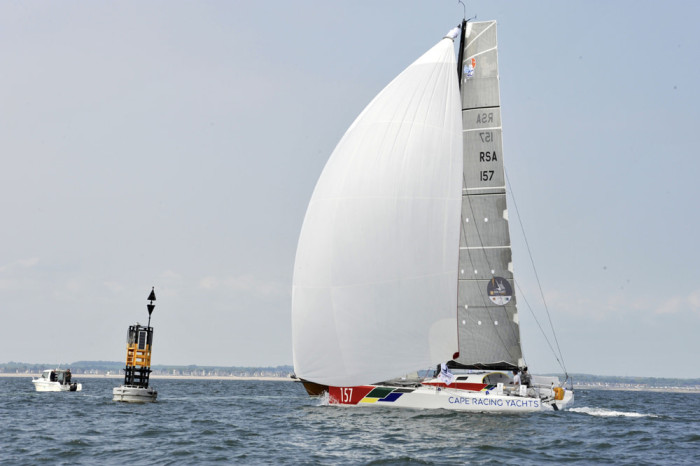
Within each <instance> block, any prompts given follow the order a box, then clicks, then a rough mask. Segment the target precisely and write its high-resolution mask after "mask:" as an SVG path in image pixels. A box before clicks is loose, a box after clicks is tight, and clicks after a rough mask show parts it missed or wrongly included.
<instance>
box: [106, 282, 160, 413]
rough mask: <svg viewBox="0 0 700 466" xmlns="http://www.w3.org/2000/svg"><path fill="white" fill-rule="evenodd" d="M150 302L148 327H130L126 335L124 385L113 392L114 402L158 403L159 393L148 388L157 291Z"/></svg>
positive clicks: (150, 297)
mask: <svg viewBox="0 0 700 466" xmlns="http://www.w3.org/2000/svg"><path fill="white" fill-rule="evenodd" d="M147 300H148V301H150V302H149V303H148V304H147V305H146V309H148V325H147V326H145V327H144V326H143V325H140V324H139V323H138V322H137V323H136V324H134V325H130V326H129V331H128V332H127V334H126V367H125V368H124V384H123V385H121V386H119V387H115V388H114V389H113V390H112V394H113V395H114V397H113V398H112V399H113V400H114V401H126V402H131V403H148V402H152V401H156V397H157V396H158V392H157V391H156V390H155V389H153V388H152V387H149V386H148V379H149V376H150V374H151V349H152V347H153V327H151V314H152V313H153V309H155V307H156V305H155V304H153V301H155V300H156V293H155V289H154V288H152V289H151V294H150V295H148V298H147Z"/></svg>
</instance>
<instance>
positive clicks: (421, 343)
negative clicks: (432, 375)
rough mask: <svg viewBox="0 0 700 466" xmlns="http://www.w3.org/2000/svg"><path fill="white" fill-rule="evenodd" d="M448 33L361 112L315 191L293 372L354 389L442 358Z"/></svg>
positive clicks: (452, 253) (455, 211)
mask: <svg viewBox="0 0 700 466" xmlns="http://www.w3.org/2000/svg"><path fill="white" fill-rule="evenodd" d="M456 70H457V64H456V60H455V57H454V44H453V41H452V40H451V39H449V38H445V39H443V40H441V41H440V42H439V43H438V44H437V45H436V46H435V47H433V48H432V49H431V50H429V51H428V52H427V53H425V54H424V55H423V56H422V57H421V58H419V59H418V60H417V61H416V62H414V63H413V64H412V65H411V66H409V67H408V68H407V69H406V70H404V71H403V72H402V73H401V74H400V75H399V76H398V77H396V78H395V79H394V80H393V81H392V82H391V83H390V84H389V85H388V86H387V87H386V88H385V89H384V90H382V91H381V92H380V93H379V94H378V95H377V97H375V99H374V100H373V101H372V102H371V103H370V104H369V105H368V106H367V107H366V108H365V109H364V111H363V112H362V113H361V114H360V116H358V118H357V119H356V120H355V122H354V123H353V124H352V125H351V126H350V128H349V129H348V130H347V132H346V133H345V135H344V136H343V138H342V139H341V140H340V142H339V143H338V145H337V147H336V148H335V150H334V151H333V154H332V155H331V157H330V159H329V160H328V162H327V164H326V166H325V168H324V169H323V173H322V174H321V177H320V178H319V181H318V183H317V185H316V188H315V189H314V192H313V195H312V197H311V201H310V203H309V207H308V210H307V212H306V216H305V218H304V224H303V227H302V231H301V234H300V237H299V244H298V247H297V255H296V260H295V264H294V279H293V295H292V342H293V351H294V356H293V357H294V370H295V373H296V375H297V376H298V377H300V378H302V379H305V380H309V381H312V382H316V383H319V384H325V385H330V386H336V387H337V386H341V387H342V386H346V387H347V386H355V385H363V384H369V383H375V382H379V381H382V380H387V379H390V378H394V377H398V376H401V375H404V374H407V373H409V372H415V371H416V370H417V369H420V368H427V367H435V365H436V364H438V363H439V362H441V361H446V360H449V359H451V358H452V357H453V354H454V352H455V350H456V348H457V330H456V326H455V311H454V310H455V308H456V306H457V280H456V275H457V270H458V252H457V251H458V246H459V224H460V221H459V217H460V205H461V191H462V176H461V173H462V138H461V115H460V110H461V106H460V98H459V87H458V77H457V72H456Z"/></svg>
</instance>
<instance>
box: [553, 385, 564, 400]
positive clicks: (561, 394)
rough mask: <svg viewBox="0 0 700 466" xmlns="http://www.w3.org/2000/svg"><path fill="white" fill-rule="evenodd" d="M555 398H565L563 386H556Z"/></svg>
mask: <svg viewBox="0 0 700 466" xmlns="http://www.w3.org/2000/svg"><path fill="white" fill-rule="evenodd" d="M554 399H555V400H563V399H564V389H563V388H561V387H554Z"/></svg>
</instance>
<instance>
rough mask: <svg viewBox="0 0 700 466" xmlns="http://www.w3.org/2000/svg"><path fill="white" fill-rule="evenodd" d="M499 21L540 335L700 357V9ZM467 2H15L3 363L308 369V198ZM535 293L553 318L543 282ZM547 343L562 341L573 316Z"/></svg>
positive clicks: (521, 263)
mask: <svg viewBox="0 0 700 466" xmlns="http://www.w3.org/2000/svg"><path fill="white" fill-rule="evenodd" d="M466 13H467V17H472V16H475V15H476V17H477V20H491V19H495V20H497V21H498V28H499V29H498V32H499V65H500V78H501V104H502V109H501V111H502V118H503V144H504V160H505V164H506V171H507V175H508V178H509V180H510V183H511V186H512V193H513V195H514V197H512V198H510V199H509V214H510V215H509V216H510V218H511V228H512V230H511V236H512V240H513V255H514V268H515V274H516V280H517V281H518V282H519V283H520V287H521V288H522V289H523V295H522V296H520V295H519V301H520V303H521V305H520V322H521V331H522V340H523V350H524V353H525V357H526V359H527V361H528V364H529V366H530V369H531V371H532V372H535V373H546V372H557V371H560V368H559V365H558V364H557V360H556V359H555V358H554V357H553V356H552V352H551V351H550V349H549V347H548V345H547V343H546V341H545V340H544V339H543V338H542V335H541V333H540V331H539V329H538V326H537V323H536V322H535V320H534V317H533V315H534V316H536V318H537V319H538V320H539V322H540V323H541V325H542V326H543V327H545V328H548V327H549V322H548V320H547V316H546V313H545V311H544V307H543V305H542V304H541V300H540V299H539V294H540V293H539V288H538V285H537V282H536V280H535V276H534V273H533V272H532V267H531V266H530V258H529V255H528V252H527V248H526V245H525V242H524V240H523V236H522V234H521V232H520V229H519V226H518V225H519V222H517V221H513V220H514V219H516V218H517V217H515V216H514V215H513V214H514V210H515V207H514V202H513V199H514V200H515V203H517V207H518V211H519V214H520V219H521V221H522V224H523V226H524V230H525V233H526V238H527V242H528V244H529V247H530V251H531V253H532V256H533V258H534V262H535V265H536V271H537V275H538V276H539V279H540V283H541V285H542V290H543V293H544V296H545V300H546V304H547V308H548V309H549V312H550V314H551V320H552V323H553V324H554V327H555V329H556V336H557V340H558V342H559V346H560V348H561V351H562V355H563V362H564V364H565V366H566V369H567V370H568V371H569V372H570V373H589V374H600V375H623V376H625V375H626V376H633V375H634V376H653V377H700V365H699V364H697V359H698V356H699V355H700V346H699V344H698V337H697V332H698V329H700V271H699V269H698V263H699V262H700V248H698V247H697V235H698V232H700V212H699V209H698V204H699V201H698V200H699V199H700V186H699V184H698V182H697V179H698V177H699V175H700V160H699V158H698V157H697V156H698V129H697V126H698V123H699V122H700V93H699V92H697V83H698V82H700V60H698V51H699V50H700V30H699V29H698V28H697V24H696V18H697V17H698V16H699V14H700V4H696V3H695V2H691V1H685V2H684V1H670V2H664V3H663V4H659V3H657V2H653V1H616V2H607V1H602V0H598V1H585V2H584V1H580V2H573V1H572V2H560V1H555V0H552V1H537V0H534V1H529V2H522V1H515V0H513V1H509V0H503V1H488V2H487V1H469V2H467V11H466ZM462 16H463V9H462V6H461V5H459V4H457V2H454V1H447V0H445V1H441V0H430V1H428V0H403V1H398V0H385V1H382V2H376V1H371V0H359V1H353V2H328V1H321V0H318V1H311V0H300V1H296V2H282V1H274V0H271V1H266V2H250V1H235V0H234V1H201V2H190V1H182V0H174V1H173V0H168V1H164V0H163V1H147V2H142V1H121V2H92V1H73V0H69V1H65V2H49V1H37V2H19V1H8V0H2V1H0V57H1V59H2V66H0V163H1V164H0V167H1V169H0V222H1V223H0V225H1V226H2V227H1V228H0V362H9V361H21V362H29V363H52V364H53V363H70V362H74V361H79V360H109V361H120V360H123V359H124V353H125V340H124V338H125V334H126V330H127V327H128V326H129V325H130V324H133V323H135V322H136V321H139V322H141V323H145V322H146V321H147V319H148V315H147V312H146V297H147V296H148V294H149V292H150V290H151V287H152V286H154V287H155V292H156V296H157V301H156V308H155V311H154V313H153V319H152V324H153V326H154V327H155V340H154V352H153V359H152V362H153V364H173V365H174V364H178V365H187V364H198V365H221V366H277V365H284V364H291V363H292V344H291V283H292V271H293V265H294V256H295V253H296V245H297V241H298V237H299V232H300V229H301V224H302V221H303V218H304V213H305V211H306V206H307V203H308V201H309V198H310V196H311V193H312V191H313V188H314V186H315V183H316V180H317V179H318V176H319V175H320V173H321V170H322V169H323V166H324V164H325V162H326V160H327V159H328V156H329V155H330V153H331V152H332V150H333V148H334V147H335V144H336V143H337V142H338V140H339V139H340V137H341V136H342V135H343V133H344V132H345V130H346V129H347V127H348V126H349V125H350V124H351V123H352V121H353V120H354V119H355V117H356V116H357V114H359V112H360V111H361V110H362V109H363V108H364V106H365V105H366V104H367V103H368V102H369V101H370V100H371V99H372V98H373V97H374V95H375V94H376V93H377V92H379V91H380V90H381V89H382V88H383V87H384V86H385V85H386V84H387V83H388V82H389V81H390V80H391V79H393V77H394V76H395V75H397V74H398V73H399V72H400V71H402V70H403V69H404V68H405V67H406V66H408V65H409V64H410V63H411V62H412V61H413V60H415V59H416V58H417V57H419V56H420V55H421V54H422V53H423V52H425V51H426V50H428V49H429V48H430V47H432V46H433V45H434V44H435V43H437V42H438V41H439V40H440V39H441V38H442V37H443V35H444V34H445V33H446V32H447V31H448V30H449V29H451V28H452V27H454V26H455V25H457V24H458V23H459V21H460V20H461V19H462ZM525 299H527V301H528V302H529V303H530V304H531V306H532V310H533V312H532V313H531V312H530V310H529V309H528V307H527V306H523V305H522V303H523V302H524V300H525ZM549 339H550V341H551V342H552V344H554V342H553V340H552V337H551V335H550V336H549Z"/></svg>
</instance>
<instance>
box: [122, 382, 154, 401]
mask: <svg viewBox="0 0 700 466" xmlns="http://www.w3.org/2000/svg"><path fill="white" fill-rule="evenodd" d="M112 395H113V397H112V400H113V401H124V402H128V403H151V402H153V401H156V397H158V392H157V391H155V390H154V389H153V388H152V387H149V388H142V387H125V386H124V385H122V386H121V387H115V388H114V389H113V390H112Z"/></svg>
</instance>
